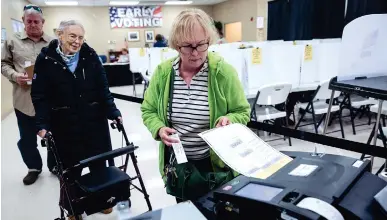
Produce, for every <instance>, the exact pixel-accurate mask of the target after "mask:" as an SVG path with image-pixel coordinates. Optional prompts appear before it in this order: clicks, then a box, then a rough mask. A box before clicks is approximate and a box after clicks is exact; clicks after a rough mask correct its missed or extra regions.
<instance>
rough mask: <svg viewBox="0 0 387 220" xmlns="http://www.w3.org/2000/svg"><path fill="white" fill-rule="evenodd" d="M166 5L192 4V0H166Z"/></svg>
mask: <svg viewBox="0 0 387 220" xmlns="http://www.w3.org/2000/svg"><path fill="white" fill-rule="evenodd" d="M165 4H166V5H189V4H192V1H167V2H165Z"/></svg>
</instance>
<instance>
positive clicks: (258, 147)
mask: <svg viewBox="0 0 387 220" xmlns="http://www.w3.org/2000/svg"><path fill="white" fill-rule="evenodd" d="M199 136H200V137H201V138H202V139H203V140H204V141H206V142H207V144H208V145H209V146H210V147H211V148H212V150H213V151H214V152H215V153H216V154H217V155H218V156H219V157H220V158H221V159H222V160H223V161H224V162H225V163H226V164H227V165H228V166H229V167H231V168H232V169H233V170H235V171H237V172H238V173H240V174H243V175H245V176H248V177H255V178H259V179H266V178H268V177H270V176H271V175H272V174H274V173H275V172H277V171H278V170H279V169H281V168H282V167H283V166H285V165H286V164H288V163H289V162H290V161H292V159H291V158H290V157H288V156H287V155H285V154H283V153H281V152H279V151H278V150H276V149H274V148H273V147H271V146H270V145H268V144H267V143H266V142H264V141H263V140H262V139H260V138H259V137H258V136H257V135H256V134H255V133H254V132H252V131H251V130H250V129H249V128H247V127H246V126H244V125H242V124H231V125H228V126H225V127H220V128H215V129H212V130H208V131H205V132H203V133H200V134H199Z"/></svg>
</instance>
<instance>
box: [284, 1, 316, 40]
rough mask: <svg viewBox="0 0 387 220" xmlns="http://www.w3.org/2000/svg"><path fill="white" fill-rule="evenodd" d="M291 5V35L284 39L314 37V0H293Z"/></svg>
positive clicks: (308, 38)
mask: <svg viewBox="0 0 387 220" xmlns="http://www.w3.org/2000/svg"><path fill="white" fill-rule="evenodd" d="M289 6H290V16H289V35H288V36H285V37H287V38H285V39H284V40H311V39H313V13H314V0H291V1H289Z"/></svg>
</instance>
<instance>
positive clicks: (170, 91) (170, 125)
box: [168, 67, 176, 128]
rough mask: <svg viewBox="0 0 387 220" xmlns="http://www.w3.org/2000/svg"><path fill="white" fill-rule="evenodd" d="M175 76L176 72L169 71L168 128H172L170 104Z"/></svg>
mask: <svg viewBox="0 0 387 220" xmlns="http://www.w3.org/2000/svg"><path fill="white" fill-rule="evenodd" d="M175 75H176V72H175V70H174V69H173V67H172V70H171V76H170V81H169V100H168V103H169V106H168V111H169V120H168V121H169V127H170V128H172V102H173V90H174V85H175Z"/></svg>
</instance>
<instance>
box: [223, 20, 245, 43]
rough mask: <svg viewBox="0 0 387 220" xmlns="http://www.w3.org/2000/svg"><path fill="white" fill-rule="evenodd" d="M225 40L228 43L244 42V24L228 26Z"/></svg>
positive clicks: (235, 23) (238, 23)
mask: <svg viewBox="0 0 387 220" xmlns="http://www.w3.org/2000/svg"><path fill="white" fill-rule="evenodd" d="M225 38H226V41H227V42H228V43H232V42H240V41H242V22H234V23H229V24H226V25H225Z"/></svg>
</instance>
